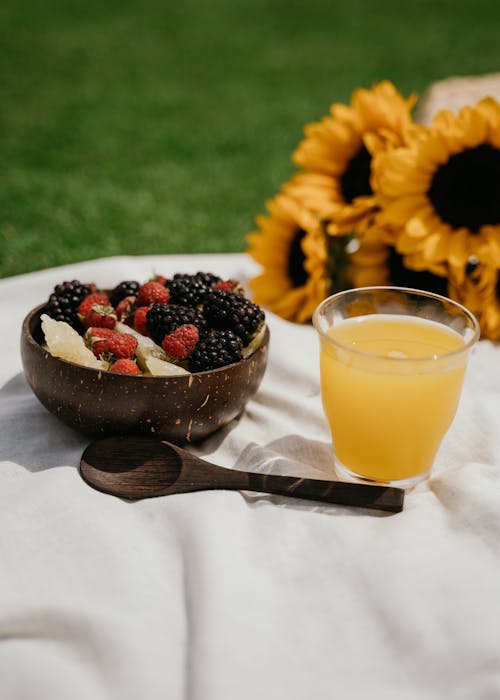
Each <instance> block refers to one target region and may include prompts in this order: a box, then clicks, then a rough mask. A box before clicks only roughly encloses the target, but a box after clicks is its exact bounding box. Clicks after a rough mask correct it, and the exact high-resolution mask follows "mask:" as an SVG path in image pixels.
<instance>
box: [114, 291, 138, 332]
mask: <svg viewBox="0 0 500 700" xmlns="http://www.w3.org/2000/svg"><path fill="white" fill-rule="evenodd" d="M134 304H135V297H132V296H130V297H125V298H124V299H122V300H121V301H120V302H118V304H117V305H116V308H115V311H116V316H117V318H118V320H119V321H123V323H127V325H131V324H130V323H128V319H129V318H130V316H133V314H134V308H135V307H134Z"/></svg>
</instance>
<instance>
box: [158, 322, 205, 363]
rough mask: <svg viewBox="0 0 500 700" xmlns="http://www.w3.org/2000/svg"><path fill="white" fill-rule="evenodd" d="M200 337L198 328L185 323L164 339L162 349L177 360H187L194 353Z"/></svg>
mask: <svg viewBox="0 0 500 700" xmlns="http://www.w3.org/2000/svg"><path fill="white" fill-rule="evenodd" d="M199 337H200V333H199V331H198V329H197V328H196V326H193V325H192V324H191V323H185V324H184V325H183V326H179V328H176V329H175V331H172V333H169V334H168V335H166V336H165V337H164V338H163V342H162V348H163V349H164V350H165V352H166V353H167V355H170V357H172V358H174V359H175V360H185V359H187V358H188V357H189V356H190V355H191V353H192V352H193V350H194V348H195V346H196V343H197V342H198V340H199Z"/></svg>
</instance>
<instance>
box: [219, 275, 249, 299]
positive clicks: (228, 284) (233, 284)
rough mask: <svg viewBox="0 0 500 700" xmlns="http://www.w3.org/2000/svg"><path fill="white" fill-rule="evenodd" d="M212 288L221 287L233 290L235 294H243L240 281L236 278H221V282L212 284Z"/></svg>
mask: <svg viewBox="0 0 500 700" xmlns="http://www.w3.org/2000/svg"><path fill="white" fill-rule="evenodd" d="M212 289H213V290H216V289H222V290H224V291H225V292H234V293H235V294H241V295H242V296H244V295H245V290H244V289H243V286H242V284H241V282H238V280H231V279H229V280H222V281H221V282H217V284H214V286H213V287H212Z"/></svg>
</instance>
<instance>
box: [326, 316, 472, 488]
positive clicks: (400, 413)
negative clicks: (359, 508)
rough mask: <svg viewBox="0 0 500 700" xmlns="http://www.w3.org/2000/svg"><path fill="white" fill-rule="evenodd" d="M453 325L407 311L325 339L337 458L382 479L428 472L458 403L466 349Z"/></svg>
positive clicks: (353, 322) (335, 330)
mask: <svg viewBox="0 0 500 700" xmlns="http://www.w3.org/2000/svg"><path fill="white" fill-rule="evenodd" d="M463 348H464V341H463V339H462V337H461V336H460V335H459V334H458V333H456V332H455V331H453V330H451V329H449V328H448V327H447V326H445V325H443V324H440V323H437V322H434V321H427V320H424V319H420V318H415V317H412V316H404V315H398V314H395V315H389V314H373V315H367V316H359V317H356V318H350V319H347V320H343V321H342V322H340V323H339V324H338V325H334V326H332V327H331V328H329V329H328V331H327V334H326V336H325V337H323V338H322V339H321V392H322V397H323V405H324V409H325V413H326V417H327V419H328V422H329V424H330V429H331V433H332V438H333V443H334V449H335V454H336V458H337V459H338V461H339V462H340V463H341V465H343V466H344V467H346V468H347V469H348V470H349V471H351V472H353V473H355V474H362V475H363V476H364V477H365V478H369V479H374V480H377V481H400V480H407V479H413V478H414V477H416V476H418V475H422V474H424V473H425V472H427V471H429V469H430V468H431V466H432V463H433V461H434V457H435V454H436V452H437V449H438V447H439V445H440V443H441V440H442V438H443V436H444V434H445V432H446V431H447V430H448V428H449V426H450V424H451V422H452V420H453V417H454V415H455V412H456V408H457V405H458V401H459V397H460V392H461V388H462V382H463V377H464V372H465V368H466V363H467V352H460V350H462V349H463Z"/></svg>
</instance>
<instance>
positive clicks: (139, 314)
mask: <svg viewBox="0 0 500 700" xmlns="http://www.w3.org/2000/svg"><path fill="white" fill-rule="evenodd" d="M149 309H150V307H149V306H140V307H139V308H138V309H137V311H136V312H135V314H134V328H135V330H136V331H137V332H138V333H142V335H146V336H149V331H148V327H147V325H146V314H147V313H148V311H149Z"/></svg>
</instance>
